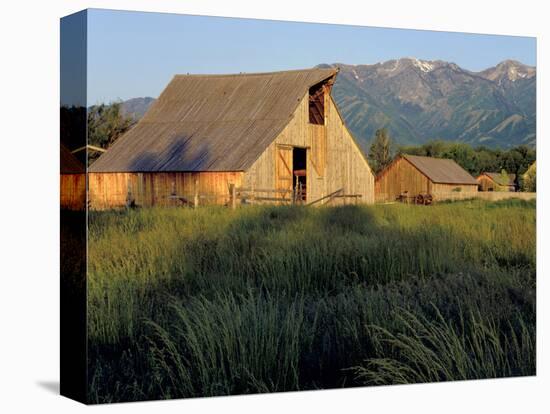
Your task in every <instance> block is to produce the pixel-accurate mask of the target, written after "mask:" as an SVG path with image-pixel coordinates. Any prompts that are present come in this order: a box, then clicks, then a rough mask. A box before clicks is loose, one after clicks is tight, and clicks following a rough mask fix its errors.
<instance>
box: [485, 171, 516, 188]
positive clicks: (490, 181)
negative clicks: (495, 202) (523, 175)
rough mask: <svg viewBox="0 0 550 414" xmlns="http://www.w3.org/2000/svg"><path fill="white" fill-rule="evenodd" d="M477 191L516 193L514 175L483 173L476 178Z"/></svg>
mask: <svg viewBox="0 0 550 414" xmlns="http://www.w3.org/2000/svg"><path fill="white" fill-rule="evenodd" d="M477 182H478V185H479V191H516V175H515V174H506V173H504V174H503V173H492V172H484V173H481V174H480V175H479V176H478V177H477Z"/></svg>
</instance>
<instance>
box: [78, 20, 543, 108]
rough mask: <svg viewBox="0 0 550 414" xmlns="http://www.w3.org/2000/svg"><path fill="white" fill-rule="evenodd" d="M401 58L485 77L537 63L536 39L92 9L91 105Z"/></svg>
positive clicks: (89, 66)
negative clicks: (195, 79)
mask: <svg viewBox="0 0 550 414" xmlns="http://www.w3.org/2000/svg"><path fill="white" fill-rule="evenodd" d="M405 56H414V57H417V58H419V59H426V60H436V59H441V60H446V61H450V62H454V63H456V64H458V65H459V66H462V67H464V68H466V69H469V70H474V71H478V70H483V69H486V68H488V67H490V66H494V65H496V64H497V63H499V62H500V61H502V60H504V59H515V60H519V61H520V62H523V63H525V64H528V65H533V66H534V65H535V63H536V40H535V38H530V37H515V36H495V35H479V34H465V33H449V32H433V31H422V30H405V29H385V28H373V27H359V26H345V25H327V24H313V23H294V22H280V21H267V20H251V19H235V18H220V17H201V16H186V15H177V14H164V13H143V12H124V11H109V10H94V9H92V10H90V11H89V13H88V99H87V100H88V104H89V105H91V104H96V103H100V102H109V101H113V100H116V99H123V100H124V99H129V98H134V97H140V96H153V97H157V96H158V95H159V93H160V92H161V91H162V89H163V88H164V87H165V86H166V84H167V83H168V82H169V81H170V79H171V78H172V76H173V75H174V74H176V73H238V72H264V71H274V70H286V69H299V68H308V67H313V66H315V65H317V64H319V63H348V64H370V63H376V62H380V61H385V60H389V59H395V58H400V57H405Z"/></svg>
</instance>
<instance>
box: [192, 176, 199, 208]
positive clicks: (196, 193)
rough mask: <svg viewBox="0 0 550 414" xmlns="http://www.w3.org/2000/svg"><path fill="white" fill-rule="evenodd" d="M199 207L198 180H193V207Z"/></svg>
mask: <svg viewBox="0 0 550 414" xmlns="http://www.w3.org/2000/svg"><path fill="white" fill-rule="evenodd" d="M198 206H199V180H197V179H195V196H194V197H193V207H194V208H197V207H198Z"/></svg>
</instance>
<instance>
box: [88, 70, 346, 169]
mask: <svg viewBox="0 0 550 414" xmlns="http://www.w3.org/2000/svg"><path fill="white" fill-rule="evenodd" d="M336 73H337V70H336V69H305V70H291V71H284V72H270V73H251V74H236V75H176V76H175V77H174V78H173V79H172V81H171V82H170V83H169V84H168V86H167V87H166V89H164V91H163V92H162V93H161V95H160V97H159V98H158V99H157V100H156V101H155V103H154V104H153V105H152V106H151V108H150V109H149V110H148V111H147V113H146V114H145V115H144V117H143V118H142V119H141V120H140V121H139V122H138V123H137V124H136V125H135V126H134V127H133V128H132V129H131V130H130V131H128V132H127V133H126V134H124V135H123V136H122V137H121V138H119V139H118V140H117V141H116V142H115V144H113V146H112V147H111V148H110V149H109V150H108V151H107V152H106V153H105V154H103V155H102V156H101V157H100V158H99V159H98V160H97V161H95V162H94V163H93V164H92V166H91V167H90V169H89V170H90V171H91V172H163V171H164V172H169V171H244V170H247V169H248V168H249V167H250V166H251V165H252V164H253V163H254V161H256V160H257V159H258V157H259V156H260V155H261V154H262V153H263V152H264V151H265V149H266V148H267V147H268V146H269V145H270V144H271V143H272V142H273V140H274V139H275V138H276V137H277V135H279V134H280V132H281V131H282V130H283V128H284V127H285V126H286V125H287V124H288V122H289V121H290V119H291V118H292V116H293V113H294V112H295V110H296V108H297V107H298V104H299V103H300V101H301V99H302V97H303V96H304V94H305V93H306V92H307V91H308V89H309V88H310V87H311V86H313V85H315V84H318V83H319V82H322V81H325V80H328V79H330V78H332V77H334V76H335V75H336Z"/></svg>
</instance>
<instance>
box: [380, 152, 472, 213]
mask: <svg viewBox="0 0 550 414" xmlns="http://www.w3.org/2000/svg"><path fill="white" fill-rule="evenodd" d="M375 193H376V201H379V202H388V201H395V200H398V199H402V200H403V201H406V200H413V201H414V200H415V198H416V197H417V196H418V195H431V196H432V198H433V200H434V201H441V200H448V199H458V198H468V197H469V196H472V195H475V194H476V193H477V181H476V179H475V178H474V177H472V176H471V175H470V174H469V173H468V172H467V171H465V170H464V169H463V168H462V167H460V166H459V165H458V164H457V163H456V162H454V161H453V160H450V159H444V158H432V157H421V156H417V155H400V156H397V157H396V158H395V160H394V161H393V162H392V163H391V164H390V165H389V166H387V167H386V168H385V169H384V170H382V171H381V172H380V174H379V175H378V176H377V177H376V180H375Z"/></svg>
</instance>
